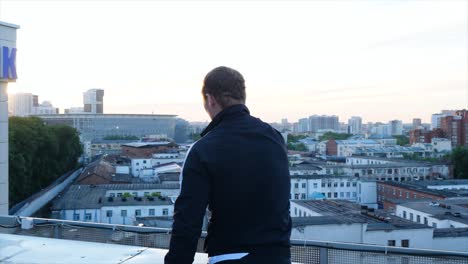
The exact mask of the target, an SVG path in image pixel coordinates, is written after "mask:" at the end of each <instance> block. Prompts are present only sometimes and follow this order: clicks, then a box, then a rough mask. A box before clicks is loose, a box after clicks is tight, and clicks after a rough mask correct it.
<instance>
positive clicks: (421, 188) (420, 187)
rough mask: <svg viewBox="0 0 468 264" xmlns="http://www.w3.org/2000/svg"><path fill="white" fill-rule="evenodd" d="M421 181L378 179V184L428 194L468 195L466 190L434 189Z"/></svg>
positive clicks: (440, 195) (441, 195)
mask: <svg viewBox="0 0 468 264" xmlns="http://www.w3.org/2000/svg"><path fill="white" fill-rule="evenodd" d="M422 182H423V181H411V182H409V181H406V182H404V183H403V182H396V181H379V182H378V184H383V185H390V186H395V187H398V188H403V189H408V190H413V191H417V192H421V193H427V194H430V195H435V196H439V197H465V196H468V190H434V189H429V188H427V187H426V186H425V185H424V183H423V184H420V183H422Z"/></svg>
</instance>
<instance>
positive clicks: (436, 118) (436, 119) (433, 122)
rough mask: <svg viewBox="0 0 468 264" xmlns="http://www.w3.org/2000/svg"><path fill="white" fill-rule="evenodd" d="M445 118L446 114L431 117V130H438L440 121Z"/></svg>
mask: <svg viewBox="0 0 468 264" xmlns="http://www.w3.org/2000/svg"><path fill="white" fill-rule="evenodd" d="M446 116H447V115H446V114H433V115H432V116H431V130H433V129H436V128H440V120H441V119H442V118H443V117H446Z"/></svg>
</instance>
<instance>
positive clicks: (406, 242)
mask: <svg viewBox="0 0 468 264" xmlns="http://www.w3.org/2000/svg"><path fill="white" fill-rule="evenodd" d="M401 247H409V239H403V240H401Z"/></svg>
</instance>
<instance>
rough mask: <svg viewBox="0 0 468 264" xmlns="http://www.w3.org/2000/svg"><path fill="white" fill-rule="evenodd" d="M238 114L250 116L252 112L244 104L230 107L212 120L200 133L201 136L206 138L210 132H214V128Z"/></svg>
mask: <svg viewBox="0 0 468 264" xmlns="http://www.w3.org/2000/svg"><path fill="white" fill-rule="evenodd" d="M237 114H250V111H249V109H248V108H247V106H245V105H244V104H236V105H231V106H228V107H226V108H224V109H223V110H222V111H221V112H219V113H218V114H217V115H216V116H215V117H214V118H213V120H211V122H210V124H209V125H208V126H207V127H206V128H205V129H204V130H203V131H202V132H201V133H200V136H202V137H203V136H205V135H206V134H208V132H210V131H211V130H213V128H215V127H217V126H218V125H219V124H220V123H221V121H223V120H224V119H226V118H229V117H231V116H234V115H237Z"/></svg>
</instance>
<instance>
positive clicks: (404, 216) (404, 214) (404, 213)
mask: <svg viewBox="0 0 468 264" xmlns="http://www.w3.org/2000/svg"><path fill="white" fill-rule="evenodd" d="M403 218H405V219H406V211H403Z"/></svg>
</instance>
